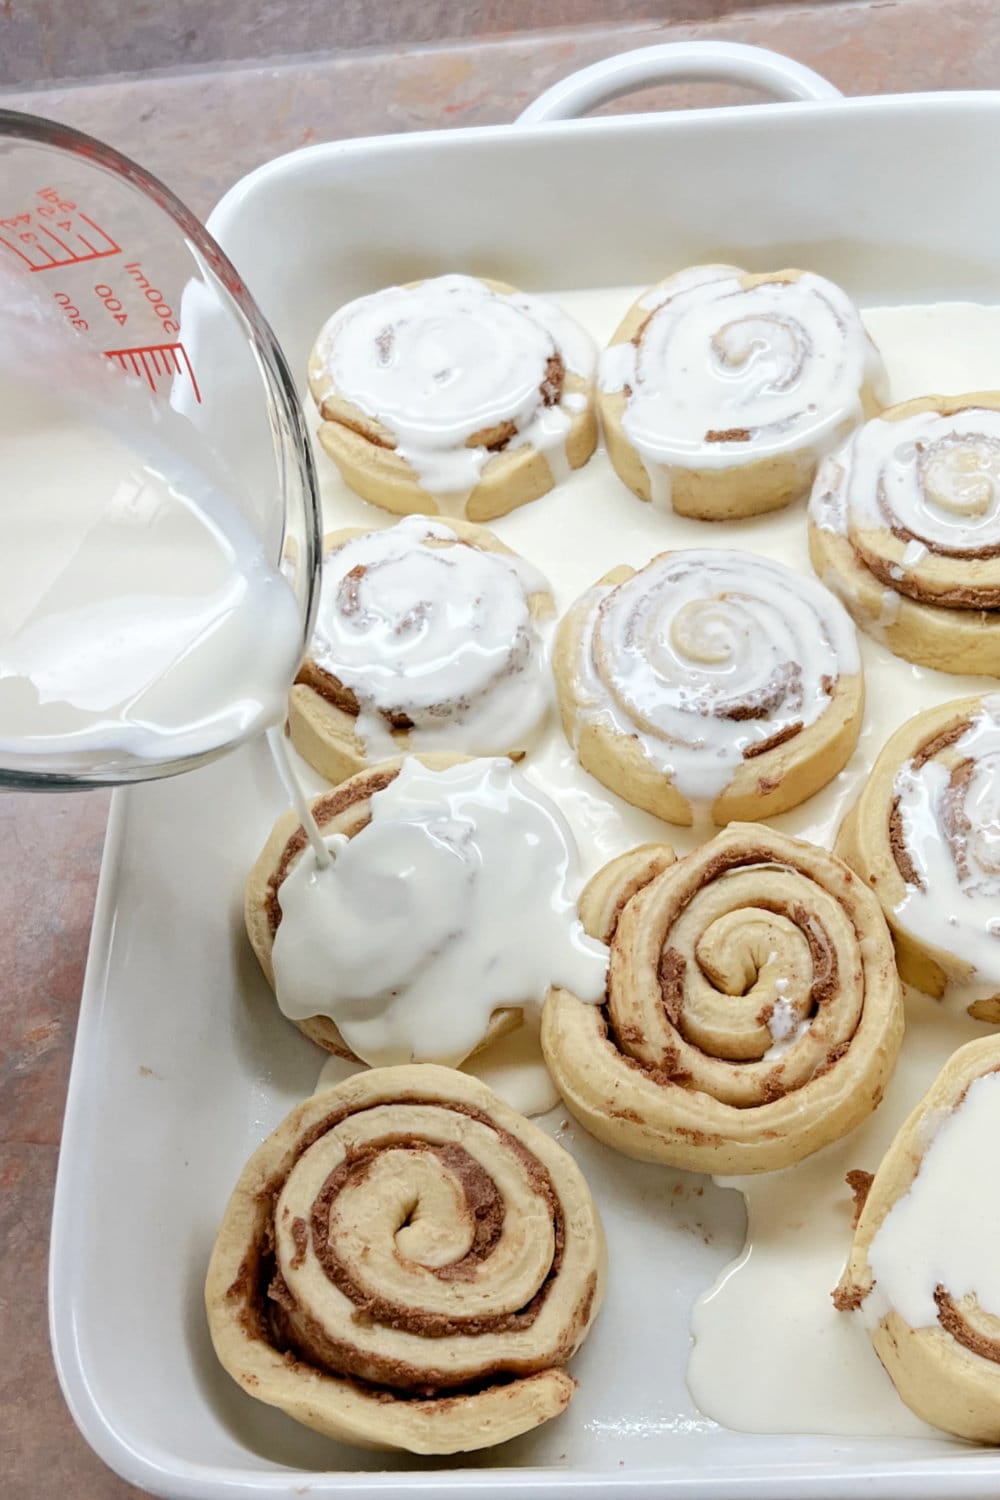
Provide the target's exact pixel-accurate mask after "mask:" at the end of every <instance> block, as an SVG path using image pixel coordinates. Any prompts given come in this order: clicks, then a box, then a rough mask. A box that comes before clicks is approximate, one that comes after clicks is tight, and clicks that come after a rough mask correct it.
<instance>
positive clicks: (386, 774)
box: [244, 755, 608, 1065]
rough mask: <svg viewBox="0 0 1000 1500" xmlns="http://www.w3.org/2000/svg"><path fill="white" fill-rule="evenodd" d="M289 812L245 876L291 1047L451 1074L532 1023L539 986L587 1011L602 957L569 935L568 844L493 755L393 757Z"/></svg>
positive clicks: (531, 793) (249, 913)
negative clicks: (557, 987)
mask: <svg viewBox="0 0 1000 1500" xmlns="http://www.w3.org/2000/svg"><path fill="white" fill-rule="evenodd" d="M312 812H313V816H314V817H315V820H316V823H317V825H318V827H319V830H320V832H321V834H322V836H323V841H324V843H325V844H326V846H327V848H328V850H329V852H330V854H331V855H332V861H331V863H330V864H329V865H328V866H326V867H322V866H321V865H320V864H319V863H318V860H317V855H316V853H315V852H314V851H313V849H312V847H311V846H310V845H309V843H308V841H307V839H306V836H305V833H304V831H303V829H302V828H301V827H300V826H299V822H298V819H297V817H296V815H295V814H294V813H287V814H286V815H285V816H284V817H282V818H279V820H278V822H277V823H276V824H275V826H274V829H273V830H272V832H271V836H270V838H269V839H268V841H267V843H266V844H265V846H264V849H263V851H262V852H261V854H260V857H259V858H258V860H257V862H256V864H255V865H254V867H253V870H252V871H251V872H250V877H249V879H248V881H247V886H246V895H245V906H244V910H245V917H246V926H247V932H248V933H249V936H250V941H251V944H252V946H253V948H254V951H255V953H256V955H257V958H258V960H259V962H260V965H261V968H262V969H263V970H264V973H265V975H266V976H267V979H268V981H269V983H270V984H271V986H272V988H273V989H274V991H275V994H276V997H277V1001H278V1005H279V1007H280V1008H281V1010H282V1012H283V1013H284V1014H285V1015H286V1016H287V1017H288V1018H289V1019H290V1020H292V1021H294V1022H295V1023H296V1025H298V1026H299V1027H300V1028H301V1030H302V1031H303V1032H305V1034H306V1036H308V1037H310V1038H311V1039H312V1040H313V1041H315V1042H317V1043H318V1044H319V1045H320V1046H321V1047H325V1048H326V1049H327V1050H328V1051H330V1052H335V1053H338V1054H340V1055H341V1056H345V1057H355V1058H359V1059H361V1060H362V1061H363V1062H367V1063H371V1064H372V1065H380V1064H386V1063H400V1062H411V1061H412V1062H446V1063H453V1064H455V1065H457V1064H458V1063H460V1062H462V1061H463V1060H464V1059H465V1058H466V1057H469V1056H470V1055H471V1054H472V1053H473V1052H476V1051H478V1050H479V1048H480V1047H482V1046H483V1045H484V1044H485V1043H486V1042H487V1041H490V1040H492V1039H493V1038H495V1037H496V1036H498V1035H500V1034H501V1033H502V1032H504V1031H506V1030H510V1029H513V1028H514V1027H515V1026H517V1025H519V1024H520V1023H521V1020H522V1019H523V1017H524V1015H525V1012H534V1013H535V1014H536V1015H537V1013H538V1011H539V1010H540V1008H541V1005H542V1002H543V1001H544V999H545V995H546V992H547V990H548V988H549V986H550V985H552V984H565V985H569V986H570V987H572V988H574V989H575V990H576V992H577V993H579V994H580V995H582V996H584V997H587V996H589V998H590V1000H591V1001H592V1002H594V1003H596V1002H598V1001H600V999H601V998H602V996H603V994H604V980H605V975H606V973H607V966H608V954H607V949H606V948H605V947H604V945H603V944H602V943H600V942H595V941H594V939H593V938H590V937H588V936H587V935H586V933H585V932H584V930H583V928H582V926H581V924H580V920H579V916H578V914H577V909H576V896H577V893H578V886H579V879H578V875H577V854H576V846H575V843H574V840H573V835H572V833H571V832H570V829H569V826H568V824H567V823H566V821H565V819H564V818H563V816H562V814H561V813H560V812H559V809H558V808H557V807H556V806H555V804H554V803H553V802H551V801H550V800H549V798H548V797H546V796H544V794H543V793H541V792H539V791H536V789H535V788H534V786H532V785H531V783H530V782H528V781H527V780H526V779H525V778H524V777H523V776H521V775H520V773H519V772H517V771H515V770H514V768H513V766H512V765H511V763H510V761H509V760H504V759H482V760H468V759H462V758H459V757H456V756H441V755H437V756H434V755H428V756H420V757H418V756H409V757H406V758H405V759H403V760H395V761H386V762H383V763H382V764H381V765H377V766H372V767H371V768H370V769H369V770H366V771H363V772H361V773H360V774H359V775H357V776H353V777H351V778H350V779H349V780H348V781H345V782H344V783H343V784H342V785H341V786H339V787H338V788H337V789H336V791H333V792H328V793H326V794H325V795H324V796H321V797H319V798H317V799H316V800H315V801H314V802H313V804H312Z"/></svg>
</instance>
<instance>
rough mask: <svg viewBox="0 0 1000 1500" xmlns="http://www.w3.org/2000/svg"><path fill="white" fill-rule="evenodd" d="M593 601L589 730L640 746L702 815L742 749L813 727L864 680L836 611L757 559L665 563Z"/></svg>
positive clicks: (678, 558)
mask: <svg viewBox="0 0 1000 1500" xmlns="http://www.w3.org/2000/svg"><path fill="white" fill-rule="evenodd" d="M590 597H591V601H592V602H591V610H590V615H589V619H588V623H587V625H586V627H585V629H584V631H583V642H584V644H583V650H582V652H581V658H582V659H581V661H580V664H579V672H580V681H581V689H580V696H581V699H582V700H583V701H584V704H585V706H584V717H590V718H592V719H595V720H600V719H604V720H605V721H606V722H609V723H610V724H611V726H612V727H613V728H614V729H615V730H617V732H618V733H620V734H624V735H632V736H634V737H635V738H636V739H637V740H638V742H639V744H640V745H641V746H642V748H643V750H644V752H645V754H646V756H647V757H648V759H649V760H650V761H651V762H652V763H653V765H655V766H656V768H657V769H658V770H660V771H662V772H664V773H665V774H669V775H670V776H671V778H672V779H673V781H674V784H675V785H676V786H677V788H678V790H679V791H680V792H681V794H682V795H683V796H685V797H686V798H687V799H688V801H689V802H691V803H693V804H696V805H698V804H701V805H705V804H707V803H710V802H712V801H713V800H714V799H715V798H716V797H717V796H718V795H719V793H720V792H722V791H723V790H724V789H725V787H726V786H727V785H728V784H729V782H730V781H731V780H732V777H733V773H734V771H735V770H736V768H737V767H738V766H739V765H740V764H741V763H742V761H743V759H744V756H745V752H746V751H747V749H748V748H749V749H752V748H753V747H754V746H756V745H762V744H765V743H766V742H767V741H770V740H771V739H773V738H774V737H775V736H776V735H778V734H780V733H781V732H782V731H787V730H789V729H791V728H793V727H794V726H796V725H799V726H802V727H805V726H808V725H809V724H812V723H814V722H815V721H816V719H818V718H819V716H820V714H822V713H823V712H824V710H825V709H826V708H827V706H828V705H829V703H830V694H829V690H828V684H829V683H831V682H836V680H837V678H838V677H840V676H844V675H849V674H854V673H857V672H859V671H860V670H861V666H860V657H859V654H858V646H857V638H856V635H855V631H854V626H853V624H852V623H851V621H850V619H849V618H848V616H847V614H846V613H845V611H844V610H843V608H842V606H841V605H840V604H839V603H838V602H837V600H836V599H834V598H833V596H832V595H831V594H829V593H828V592H827V590H826V589H825V588H823V587H822V585H820V584H817V583H816V582H815V581H814V580H812V579H809V578H805V577H803V576H802V575H801V574H798V573H793V572H792V571H791V570H790V569H788V568H785V567H782V565H781V564H780V563H773V562H771V561H769V560H768V559H767V558H764V557H756V556H754V555H753V554H751V553H742V552H723V551H714V550H709V549H707V548H706V549H704V550H694V549H692V550H691V551H685V552H672V553H668V554H666V555H665V556H664V557H662V558H659V559H657V560H656V561H655V562H653V563H651V564H650V565H649V566H648V567H646V568H643V569H641V570H640V571H639V572H638V573H636V574H635V575H634V576H633V577H632V578H630V579H628V580H627V581H626V582H625V583H621V584H618V585H617V586H615V587H610V586H609V587H597V588H595V589H593V590H592V591H591V596H590ZM748 709H749V712H748ZM751 714H753V715H755V716H750V715H751Z"/></svg>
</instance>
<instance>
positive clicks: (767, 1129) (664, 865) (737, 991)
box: [542, 823, 903, 1173]
mask: <svg viewBox="0 0 1000 1500" xmlns="http://www.w3.org/2000/svg"><path fill="white" fill-rule="evenodd" d="M580 914H581V916H582V918H583V922H584V926H585V927H586V928H587V930H588V932H590V933H591V935H592V936H600V937H602V938H603V939H604V940H605V941H607V942H609V943H610V946H611V965H610V969H609V972H608V986H607V999H606V1005H605V1007H604V1011H603V1013H602V1012H601V1011H599V1010H596V1009H595V1008H594V1007H592V1006H587V1005H582V1004H580V1002H579V1001H578V1000H577V999H576V998H575V996H573V995H571V994H569V993H568V992H567V991H565V990H557V991H555V992H554V993H553V994H552V995H550V997H549V999H548V1000H547V1001H546V1005H545V1011H544V1016H543V1023H542V1047H543V1050H544V1053H545V1059H546V1062H547V1064H548V1067H549V1071H550V1072H551V1074H552V1077H553V1079H554V1081H555V1083H556V1086H557V1087H558V1089H559V1092H560V1093H561V1094H562V1096H563V1099H564V1100H565V1102H566V1104H567V1105H568V1106H569V1108H570V1110H571V1111H572V1112H573V1114H574V1115H575V1116H576V1117H577V1119H578V1120H579V1121H580V1122H581V1124H583V1125H584V1126H586V1128H587V1129H588V1130H589V1131H590V1132H591V1133H592V1134H593V1135H596V1136H597V1138H598V1139H599V1140H601V1141H604V1142H605V1143H606V1144H607V1145H609V1146H613V1147H615V1149H616V1150H619V1151H622V1152H624V1153H625V1154H626V1155H627V1156H635V1157H638V1158H639V1159H641V1160H647V1161H659V1162H665V1163H667V1164H669V1165H671V1166H676V1167H686V1168H689V1169H691V1170H693V1171H707V1172H719V1173H742V1172H763V1171H770V1170H773V1169H775V1168H778V1167H786V1166H789V1165H791V1163H792V1162H796V1161H799V1160H801V1158H802V1157H804V1156H808V1155H810V1154H811V1153H812V1152H814V1151H818V1150H819V1149H820V1147H822V1146H825V1145H828V1144H829V1143H830V1142H831V1141H834V1140H837V1139H839V1137H840V1136H842V1135H846V1134H847V1132H848V1131H849V1130H852V1129H853V1128H854V1126H855V1125H857V1124H858V1123H859V1122H860V1121H861V1120H863V1119H864V1118H865V1117H866V1116H867V1115H868V1114H870V1112H871V1111H872V1110H873V1109H874V1108H875V1107H876V1105H877V1104H878V1102H879V1100H880V1099H881V1097H882V1092H883V1089H884V1087H885V1084H886V1081H887V1079H888V1077H889V1076H890V1074H891V1072H892V1069H893V1066H894V1064H895V1060H896V1055H897V1053H898V1051H899V1046H900V1042H901V1040H902V1035H903V1010H902V1002H901V998H900V989H899V980H898V978H897V975H896V968H895V964H894V962H893V955H892V943H891V940H890V937H889V933H888V931H887V929H886V926H885V922H884V919H883V917H882V914H881V912H880V910H879V907H878V902H877V901H876V900H875V898H874V897H873V896H872V895H871V893H870V892H869V891H867V890H866V889H865V887H864V886H863V884H862V883H861V881H860V880H859V879H858V878H857V877H856V876H855V875H853V874H852V872H851V871H850V870H849V869H848V868H847V867H846V865H843V864H841V862H840V861H839V860H838V859H836V858H835V857H834V856H833V855H831V854H828V853H827V852H826V851H825V850H823V849H818V848H815V847H813V846H812V845H809V844H804V843H801V842H799V841H797V840H795V839H790V838H786V837H785V836H784V835H781V834H778V833H775V832H774V831H773V830H771V829H768V828H764V827H761V826H759V825H754V824H740V823H734V824H730V826H729V827H728V828H727V829H726V830H725V832H723V833H720V834H717V835H716V837H715V838H713V839H712V840H711V841H710V842H709V843H707V844H705V845H704V846H703V847H702V848H701V849H699V850H696V851H695V852H694V853H693V854H689V855H688V856H687V857H686V858H684V859H681V860H678V861H675V860H674V857H673V854H672V851H671V850H670V849H669V848H667V847H666V846H663V845H647V846H645V847H644V848H641V849H637V850H635V851H633V852H632V853H631V854H627V855H623V856H621V857H620V858H619V859H617V860H613V861H612V862H611V864H610V865H608V866H606V867H605V869H604V870H602V871H601V872H600V873H599V874H598V875H597V876H596V877H595V879H594V880H593V881H592V882H591V884H590V885H589V886H588V887H587V889H586V890H585V891H584V893H583V896H582V898H581V902H580Z"/></svg>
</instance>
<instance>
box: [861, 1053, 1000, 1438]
mask: <svg viewBox="0 0 1000 1500" xmlns="http://www.w3.org/2000/svg"><path fill="white" fill-rule="evenodd" d="M998 1134H1000V1040H998V1039H997V1038H996V1037H981V1038H979V1039H978V1040H977V1041H973V1042H967V1043H966V1045H965V1046H964V1047H960V1048H959V1049H958V1051H957V1052H955V1053H954V1054H953V1055H952V1057H951V1059H950V1060H949V1061H948V1063H947V1064H946V1065H945V1067H944V1069H943V1070H942V1072H941V1073H940V1074H939V1075H938V1077H937V1079H936V1080H935V1082H934V1083H933V1085H932V1086H931V1089H930V1091H929V1092H928V1094H927V1095H926V1097H925V1098H924V1099H922V1100H921V1102H920V1104H919V1105H918V1106H917V1108H916V1109H915V1110H914V1111H913V1113H912V1114H911V1115H910V1117H909V1119H908V1120H907V1121H906V1123H905V1124H904V1125H903V1127H902V1129H901V1130H900V1132H899V1134H898V1135H897V1136H896V1138H895V1140H894V1141H893V1143H892V1145H891V1146H890V1147H889V1150H888V1151H887V1152H886V1154H885V1157H884V1158H883V1160H882V1163H881V1165H880V1167H879V1169H878V1171H877V1172H876V1173H875V1177H874V1180H873V1181H872V1184H871V1187H870V1188H869V1190H868V1194H867V1197H866V1199H865V1203H864V1207H863V1209H862V1211H861V1215H860V1218H859V1220H858V1224H857V1228H856V1230H855V1233H854V1244H853V1246H852V1249H851V1256H850V1259H849V1261H848V1264H847V1268H846V1270H845V1271H844V1275H843V1277H842V1278H841V1281H840V1284H839V1286H838V1287H837V1289H836V1291H835V1292H834V1294H833V1300H834V1303H835V1305H836V1306H837V1307H838V1308H839V1309H840V1310H841V1311H844V1312H853V1311H856V1310H858V1309H860V1313H859V1315H860V1316H861V1317H862V1318H863V1319H864V1321H865V1323H866V1325H867V1327H868V1332H869V1334H870V1336H871V1340H872V1343H873V1344H874V1346H875V1350H876V1353H877V1354H878V1357H879V1359H880V1360H881V1361H882V1363H883V1365H884V1366H885V1368H886V1370H887V1371H888V1373H889V1376H890V1377H891V1379H892V1382H893V1384H894V1385H895V1387H896V1390H897V1391H898V1392H899V1394H900V1396H901V1397H902V1398H903V1400H904V1401H905V1402H906V1404H907V1406H909V1407H910V1408H911V1409H912V1410H913V1411H915V1412H916V1413H917V1415H918V1416H919V1417H922V1418H923V1419H924V1421H925V1422H932V1423H933V1424H934V1425H935V1426H936V1427H941V1428H943V1429H944V1430H945V1431H946V1432H953V1433H956V1434H957V1435H958V1436H959V1437H964V1438H970V1439H972V1440H973V1441H976V1442H981V1443H1000V1274H998V1271H997V1253H996V1249H997V1240H998V1238H1000V1191H998V1187H997V1175H996V1170H995V1155H996V1140H997V1136H998Z"/></svg>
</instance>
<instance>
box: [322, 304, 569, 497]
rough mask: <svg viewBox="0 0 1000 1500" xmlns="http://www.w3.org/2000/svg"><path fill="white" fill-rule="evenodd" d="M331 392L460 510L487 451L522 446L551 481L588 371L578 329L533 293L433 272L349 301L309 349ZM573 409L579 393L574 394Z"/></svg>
mask: <svg viewBox="0 0 1000 1500" xmlns="http://www.w3.org/2000/svg"><path fill="white" fill-rule="evenodd" d="M316 353H317V358H318V360H319V363H320V365H321V366H322V369H323V374H324V376H325V378H326V379H328V380H329V381H330V383H331V384H332V386H333V388H334V390H335V391H336V392H337V393H338V394H339V395H340V396H342V397H343V398H345V399H346V400H347V401H349V402H351V403H352V404H353V405H354V406H356V407H358V408H360V410H361V411H363V412H364V413H365V414H366V415H367V416H369V417H370V418H372V419H373V420H375V421H377V422H379V423H380V424H381V425H382V427H384V428H385V429H386V431H387V432H388V434H389V435H390V437H391V439H392V442H393V445H394V447H395V450H396V452H397V453H398V454H399V455H400V457H402V458H404V459H406V460H407V462H408V463H410V464H411V465H412V467H413V469H414V471H415V472H416V474H417V476H418V478H419V480H420V484H421V486H422V488H423V489H424V490H426V491H427V492H428V493H429V494H430V495H432V496H433V497H434V499H435V500H436V501H437V502H438V504H439V505H440V507H441V509H442V510H445V511H450V512H452V513H455V514H460V513H461V512H462V510H463V509H464V506H465V502H466V500H467V499H468V497H469V495H470V494H471V493H472V491H473V490H474V489H475V487H476V485H477V484H478V482H479V478H480V475H481V473H482V470H483V468H484V466H485V464H486V463H487V461H488V460H489V458H490V457H491V455H492V454H493V453H494V452H496V451H498V450H499V449H501V448H506V447H510V448H517V447H520V446H522V445H524V444H526V443H530V444H532V446H534V447H535V448H536V449H538V450H539V451H540V452H542V453H544V454H545V455H546V458H547V459H548V460H549V465H550V468H551V469H552V475H553V480H554V481H556V482H557V481H558V480H559V479H560V478H562V477H563V475H564V473H565V471H566V470H567V469H568V463H567V459H566V438H567V435H568V433H569V430H570V427H571V425H572V421H573V417H574V415H576V414H577V413H578V412H579V409H580V408H579V403H578V402H577V401H576V400H575V399H571V398H572V397H576V396H582V395H583V393H582V392H580V391H576V392H572V391H566V390H565V374H566V372H567V371H568V372H571V373H572V374H573V375H576V376H579V377H580V378H581V379H582V380H584V381H586V380H589V379H590V378H591V376H592V374H593V370H594V364H595V360H596V351H595V349H594V345H593V343H592V341H591V339H590V336H589V334H587V333H585V332H584V330H583V329H582V328H581V327H580V326H579V325H578V324H577V323H575V322H574V321H573V319H572V318H570V317H568V316H567V315H566V314H565V313H563V312H562V311H561V310H560V309H559V308H558V307H556V306H555V304H554V303H552V302H549V301H548V300H547V299H546V298H544V297H536V296H531V295H529V294H527V293H525V292H515V291H510V292H502V291H495V290H493V289H491V288H490V287H488V286H486V285H484V283H483V282H481V281H479V280H478V279H477V278H476V277H473V276H457V275H455V276H438V277H435V278H434V279H432V280H430V281H423V282H420V283H419V284H418V285H416V286H409V287H405V286H393V287H387V288H386V289H385V290H384V291H380V292H373V293H372V294H371V295H369V296H366V297H359V298H358V299H357V300H356V301H354V302H349V303H348V304H347V305H346V306H345V307H342V308H341V309H340V310H339V311H338V312H336V313H334V315H333V317H332V318H330V319H329V321H328V322H327V323H326V324H325V326H324V328H323V330H322V332H321V333H320V335H319V339H318V341H317V346H316ZM584 405H586V398H585V397H584Z"/></svg>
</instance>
